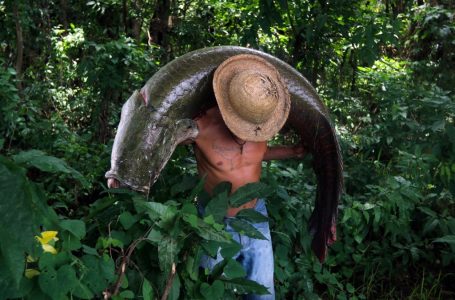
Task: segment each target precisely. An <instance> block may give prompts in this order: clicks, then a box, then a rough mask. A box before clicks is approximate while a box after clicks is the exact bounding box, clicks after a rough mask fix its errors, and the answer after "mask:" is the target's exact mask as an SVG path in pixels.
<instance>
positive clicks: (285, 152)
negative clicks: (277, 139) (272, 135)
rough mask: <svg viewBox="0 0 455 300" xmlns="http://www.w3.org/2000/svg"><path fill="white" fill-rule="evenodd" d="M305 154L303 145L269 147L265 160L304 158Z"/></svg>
mask: <svg viewBox="0 0 455 300" xmlns="http://www.w3.org/2000/svg"><path fill="white" fill-rule="evenodd" d="M305 154H306V152H305V148H303V145H302V144H297V145H295V146H274V147H267V151H266V152H265V155H264V158H263V160H272V159H287V158H303V157H304V156H305Z"/></svg>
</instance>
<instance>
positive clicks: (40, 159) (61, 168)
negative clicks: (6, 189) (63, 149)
mask: <svg viewBox="0 0 455 300" xmlns="http://www.w3.org/2000/svg"><path fill="white" fill-rule="evenodd" d="M13 159H14V161H15V162H16V163H18V164H22V165H24V166H26V167H30V166H33V167H35V168H37V169H39V170H41V171H43V172H49V173H64V174H69V175H71V176H72V177H73V178H74V179H77V180H79V182H80V183H82V184H83V185H84V186H88V182H87V180H86V179H85V178H84V176H82V174H81V173H79V172H78V171H76V170H75V169H73V168H71V167H70V166H68V165H67V163H66V162H65V161H63V160H61V159H60V158H57V157H54V156H49V155H46V154H45V153H44V152H42V151H39V150H29V151H23V152H20V153H19V154H17V155H14V156H13Z"/></svg>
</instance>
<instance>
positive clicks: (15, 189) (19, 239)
mask: <svg viewBox="0 0 455 300" xmlns="http://www.w3.org/2000/svg"><path fill="white" fill-rule="evenodd" d="M0 215H1V218H2V226H0V241H1V242H0V257H1V258H2V263H1V264H0V265H2V267H1V268H2V271H3V272H2V275H3V276H6V277H7V278H11V279H12V283H13V286H12V287H11V286H9V285H8V283H7V282H9V280H8V281H5V283H4V284H5V285H6V286H0V291H1V290H3V289H5V290H6V289H12V288H13V287H15V288H19V285H20V281H21V278H22V275H23V272H24V267H25V260H24V254H25V253H32V252H33V249H34V247H35V246H37V242H36V240H35V238H34V235H38V233H39V228H40V225H44V226H46V228H56V227H57V226H56V224H57V216H56V214H55V213H54V211H52V210H51V209H50V208H49V207H48V206H47V205H46V199H45V196H44V194H43V192H42V190H41V189H40V187H38V186H37V185H35V184H34V183H33V182H30V181H29V180H28V179H27V178H26V177H25V170H24V169H22V168H20V167H18V166H17V165H16V164H14V163H13V162H11V161H9V160H7V159H5V158H4V157H2V156H0ZM1 283H2V285H3V281H2V282H1Z"/></svg>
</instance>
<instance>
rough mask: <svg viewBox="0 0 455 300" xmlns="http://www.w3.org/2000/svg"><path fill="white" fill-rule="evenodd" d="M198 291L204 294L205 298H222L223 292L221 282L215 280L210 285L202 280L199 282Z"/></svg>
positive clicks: (212, 299)
mask: <svg viewBox="0 0 455 300" xmlns="http://www.w3.org/2000/svg"><path fill="white" fill-rule="evenodd" d="M200 292H201V294H202V295H203V296H204V299H207V300H216V299H222V298H223V294H224V285H223V282H222V281H220V280H215V281H214V282H213V284H212V285H209V284H208V283H205V282H204V283H202V284H201V288H200Z"/></svg>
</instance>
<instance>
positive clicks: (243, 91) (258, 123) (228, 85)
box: [213, 54, 291, 142]
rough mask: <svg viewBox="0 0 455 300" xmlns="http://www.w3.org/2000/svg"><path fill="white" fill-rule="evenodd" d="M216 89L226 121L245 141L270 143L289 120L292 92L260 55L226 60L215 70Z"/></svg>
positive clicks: (238, 56)
mask: <svg viewBox="0 0 455 300" xmlns="http://www.w3.org/2000/svg"><path fill="white" fill-rule="evenodd" d="M213 89H214V91H215V98H216V101H217V102H218V107H219V108H220V112H221V116H222V117H223V120H224V122H225V123H226V125H227V127H228V128H229V129H230V130H231V131H232V133H234V134H235V135H236V136H237V137H239V138H241V139H243V140H246V141H253V142H259V141H266V140H269V139H270V138H271V137H273V136H274V135H275V134H276V133H277V132H278V131H279V130H280V129H281V127H283V125H284V123H285V122H286V119H287V118H288V115H289V110H290V107H291V101H290V96H289V92H288V89H287V87H286V85H285V84H284V82H283V79H282V78H281V76H280V74H279V73H278V71H277V70H276V69H275V67H274V66H273V65H272V64H270V63H268V62H267V61H266V60H265V59H263V58H261V57H259V56H256V55H251V54H240V55H236V56H233V57H230V58H229V59H227V60H225V61H224V62H223V63H222V64H221V65H220V66H219V67H218V68H217V69H216V71H215V75H214V77H213Z"/></svg>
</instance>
